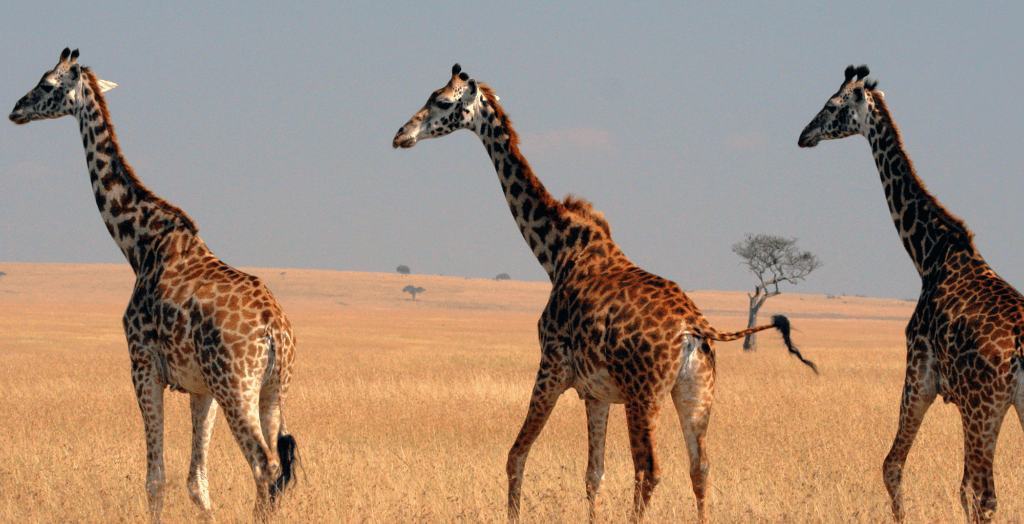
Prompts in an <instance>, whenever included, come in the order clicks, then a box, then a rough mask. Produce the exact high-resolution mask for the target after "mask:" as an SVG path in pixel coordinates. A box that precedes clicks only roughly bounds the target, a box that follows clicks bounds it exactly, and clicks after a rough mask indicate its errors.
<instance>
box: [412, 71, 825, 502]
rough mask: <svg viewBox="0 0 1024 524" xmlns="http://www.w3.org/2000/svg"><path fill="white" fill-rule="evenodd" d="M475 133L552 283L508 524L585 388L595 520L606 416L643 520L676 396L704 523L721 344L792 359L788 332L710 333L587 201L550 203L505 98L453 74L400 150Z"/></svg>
mask: <svg viewBox="0 0 1024 524" xmlns="http://www.w3.org/2000/svg"><path fill="white" fill-rule="evenodd" d="M459 129H469V130H471V131H473V132H474V133H476V135H477V136H478V137H479V138H480V140H481V141H482V142H483V145H484V148H485V149H486V150H487V153H488V154H489V155H490V157H491V162H492V163H493V164H494V169H495V171H496V172H497V175H498V181H499V182H500V184H501V188H502V190H503V191H504V193H505V198H506V201H507V202H508V206H509V210H510V211H511V212H512V218H513V219H514V220H515V222H516V225H517V226H518V227H519V230H520V232H521V233H522V235H523V238H524V239H525V240H526V243H527V244H528V245H529V246H530V249H531V250H532V251H533V254H534V256H536V257H537V261H538V262H539V263H540V265H541V266H542V267H543V268H544V270H545V271H546V272H547V274H548V277H549V278H550V279H551V283H552V289H551V296H550V298H549V299H548V304H547V307H545V309H544V312H543V313H542V315H541V318H540V322H539V324H538V332H539V336H540V345H541V362H540V369H539V370H538V372H537V380H536V383H535V385H534V388H533V394H532V396H531V399H530V408H529V412H528V413H527V416H526V421H525V422H524V424H523V427H522V429H521V430H520V432H519V436H518V437H517V438H516V441H515V444H514V445H513V446H512V449H511V450H510V451H509V454H508V462H507V464H506V472H507V474H508V483H509V484H508V516H509V520H511V521H518V519H519V511H520V505H519V501H520V495H521V487H522V481H523V469H524V467H525V465H526V457H527V454H528V453H529V451H530V446H531V445H532V444H533V442H534V440H535V439H536V438H537V436H538V435H539V434H540V431H541V429H542V428H543V427H544V424H545V422H546V421H547V419H548V416H549V415H550V414H551V411H552V409H554V407H555V402H556V401H557V400H558V397H559V396H560V395H561V394H562V393H563V392H565V391H566V390H567V389H569V388H575V389H576V392H577V393H578V394H579V396H580V397H581V398H583V399H585V400H586V405H587V427H588V431H589V435H590V436H589V450H590V451H589V460H588V463H587V474H586V485H587V498H588V500H589V502H590V516H591V519H593V518H594V515H595V513H594V512H595V508H596V497H597V493H598V489H599V487H600V485H601V479H602V477H603V476H604V444H605V432H606V429H607V422H608V408H609V405H610V404H612V403H616V404H625V407H626V421H627V424H628V426H629V438H630V448H631V451H632V455H633V464H634V467H635V481H636V484H635V490H634V506H633V510H634V512H633V514H634V517H635V518H636V519H637V520H639V519H640V518H641V517H642V516H643V512H644V510H645V508H646V507H647V504H648V502H649V501H650V497H651V494H652V493H653V491H654V487H655V486H656V485H657V484H658V481H659V479H660V475H661V471H660V468H659V465H658V460H657V456H656V455H655V445H654V438H655V434H656V429H657V422H658V414H659V411H660V409H661V405H662V402H663V401H664V400H665V399H666V398H667V397H668V396H669V395H671V397H672V400H673V402H674V403H675V406H676V410H677V411H678V414H679V420H680V423H681V425H682V428H683V434H684V438H685V439H686V444H687V449H688V450H689V452H690V479H691V482H692V483H693V491H694V494H695V495H696V498H697V511H698V515H699V516H700V518H701V520H703V519H704V500H705V490H706V488H707V474H708V468H709V463H708V459H707V455H706V453H705V437H704V436H705V432H706V430H707V423H708V417H709V416H710V414H711V404H712V398H713V395H714V384H715V353H714V347H713V345H712V341H713V340H722V341H724V340H736V339H738V338H742V337H744V336H746V335H747V334H749V333H753V332H756V331H762V330H765V329H770V328H773V327H774V328H777V329H778V330H779V331H780V332H781V333H782V335H783V338H784V340H785V342H786V346H787V348H788V349H789V351H790V352H792V353H793V354H794V355H796V356H797V357H799V358H800V359H801V360H802V361H804V362H805V363H806V364H808V365H809V366H811V367H812V368H813V367H814V365H813V364H811V363H810V362H808V361H806V360H804V359H803V357H801V356H800V354H799V352H798V351H797V350H796V348H794V347H793V345H792V343H791V342H790V340H789V322H788V321H787V320H786V318H785V317H782V316H777V317H775V318H774V319H773V322H772V324H770V325H763V326H758V327H755V328H752V329H746V330H743V331H739V332H735V333H723V332H720V331H718V330H716V329H715V328H714V327H712V326H711V325H710V324H709V323H708V321H707V319H706V318H704V315H703V314H701V312H700V310H699V309H697V306H695V305H694V304H693V302H691V301H690V299H689V298H688V297H687V296H686V294H685V293H683V291H682V290H681V289H680V288H679V286H677V285H676V284H675V283H673V282H670V281H668V280H665V279H663V278H660V277H658V276H656V275H652V274H650V273H648V272H646V271H644V270H642V269H640V268H638V267H636V266H635V265H634V264H633V263H632V262H630V261H629V259H628V258H626V256H625V255H624V254H623V253H622V251H621V250H620V249H619V247H618V246H617V245H616V244H615V242H614V241H613V240H612V237H611V230H610V227H609V225H608V221H607V220H605V218H604V215H602V214H601V213H600V212H598V211H596V210H595V209H594V208H593V206H591V204H590V203H589V202H586V201H584V200H581V199H578V198H574V197H566V198H565V199H564V200H562V201H559V200H556V199H554V198H552V197H551V195H550V194H548V192H547V190H546V189H545V188H544V185H543V184H541V182H540V180H539V179H538V178H537V177H536V176H535V175H534V174H533V170H532V169H531V168H530V165H529V164H528V163H527V162H526V159H525V158H524V157H523V155H522V153H521V152H520V151H519V139H518V137H517V136H516V132H515V130H513V129H512V123H511V121H510V120H509V118H508V115H507V114H506V113H505V110H504V109H503V108H502V107H501V106H500V105H498V97H497V96H495V94H494V91H492V90H491V88H490V87H488V86H487V85H485V84H481V83H477V82H476V80H474V79H471V78H470V77H469V75H467V74H466V73H464V72H462V69H461V67H459V65H458V64H456V65H455V67H453V68H452V76H451V80H449V82H448V84H447V85H445V86H444V87H442V88H441V89H438V90H437V91H434V92H433V93H432V94H431V95H430V98H429V99H428V100H427V104H426V105H425V106H424V107H423V108H422V109H421V110H420V111H419V112H417V113H416V114H415V115H414V116H413V117H412V119H411V120H409V122H408V123H406V124H405V125H404V126H402V128H401V129H400V130H399V131H398V133H397V134H396V135H395V138H394V141H393V142H392V145H393V146H394V147H396V148H397V147H402V148H409V147H413V146H414V145H415V144H416V143H417V142H418V141H420V140H423V139H426V138H438V137H442V136H445V135H447V134H449V133H451V132H453V131H457V130H459Z"/></svg>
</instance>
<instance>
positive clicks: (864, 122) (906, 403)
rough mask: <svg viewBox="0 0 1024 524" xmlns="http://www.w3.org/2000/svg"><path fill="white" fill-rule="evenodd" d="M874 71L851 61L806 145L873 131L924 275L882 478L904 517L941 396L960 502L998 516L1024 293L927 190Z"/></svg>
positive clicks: (901, 226) (1022, 402)
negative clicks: (999, 453) (955, 422)
mask: <svg viewBox="0 0 1024 524" xmlns="http://www.w3.org/2000/svg"><path fill="white" fill-rule="evenodd" d="M851 71H852V72H853V73H854V74H853V75H851ZM868 74H869V70H868V68H867V66H860V67H857V68H855V67H853V66H850V67H848V68H847V69H846V74H845V80H844V81H843V83H842V85H840V86H839V90H838V91H837V92H836V93H835V94H834V95H832V96H831V97H830V98H829V99H828V101H827V102H826V103H825V107H824V109H822V110H821V111H820V112H819V113H818V114H817V116H815V117H814V118H813V119H812V120H811V122H810V123H809V124H807V127H805V128H804V130H803V132H802V133H801V134H800V138H799V140H798V142H797V143H798V145H799V146H800V147H814V146H815V145H817V144H818V143H819V142H820V141H821V140H832V139H839V138H844V137H847V136H852V135H856V134H860V135H863V136H864V137H865V138H867V140H868V143H869V144H870V146H871V152H872V155H873V156H874V160H875V167H876V168H877V169H878V173H879V175H880V178H881V182H882V188H883V190H884V193H885V196H886V200H887V202H888V205H889V212H890V215H891V216H892V219H893V223H894V224H895V226H896V232H897V233H898V235H899V238H900V241H901V242H902V243H903V247H904V249H906V251H907V254H908V255H909V256H910V259H911V261H912V262H913V264H914V267H915V268H916V269H917V271H918V273H919V275H920V276H921V295H920V297H919V298H918V302H917V308H916V309H915V310H914V313H913V315H912V316H911V318H910V322H909V323H908V324H907V330H906V333H907V371H906V377H905V380H904V386H903V396H902V400H901V402H900V416H899V428H898V429H897V431H896V438H895V439H894V440H893V444H892V447H891V448H890V450H889V453H888V455H887V456H886V458H885V460H884V461H883V463H882V477H883V480H884V482H885V487H886V489H887V490H888V492H889V496H890V498H891V502H892V512H893V516H894V517H895V518H896V519H897V520H900V519H902V518H903V517H904V514H905V508H904V501H903V489H902V482H903V467H904V465H905V464H906V461H907V456H908V454H909V453H910V448H911V446H912V445H913V442H914V437H915V436H916V435H917V431H918V429H919V428H920V427H921V423H922V421H923V420H924V415H925V413H926V412H927V411H928V408H929V407H930V406H931V404H932V402H933V401H934V400H935V397H936V396H938V395H942V397H943V399H944V400H945V401H946V402H949V403H952V404H954V405H956V407H957V409H958V410H959V412H960V417H961V420H962V423H963V430H964V476H963V479H962V481H961V484H960V503H961V505H963V508H964V512H965V513H966V515H967V518H968V520H969V521H970V522H989V521H990V520H991V519H992V517H993V515H994V514H995V510H996V493H995V481H994V477H993V467H992V466H993V459H994V456H995V448H996V441H997V440H998V438H999V430H1000V427H1001V426H1002V422H1003V418H1004V417H1005V415H1006V413H1007V411H1009V409H1010V407H1013V408H1014V409H1015V410H1016V412H1017V416H1018V420H1019V421H1020V423H1021V424H1022V425H1024V360H1022V359H1024V356H1022V345H1024V296H1022V295H1021V294H1020V293H1019V292H1018V291H1017V290H1016V289H1014V288H1013V286H1011V285H1010V284H1008V283H1007V282H1006V281H1005V280H1003V279H1002V278H1000V277H999V275H997V274H996V273H995V271H993V270H992V268H991V267H989V265H988V263H987V262H985V259H984V258H982V256H981V254H980V253H979V252H978V250H977V248H976V247H975V245H974V240H973V234H972V233H971V231H970V230H969V229H968V228H967V225H966V224H964V222H963V221H962V220H961V219H959V218H957V217H956V216H954V215H953V214H952V213H950V212H949V211H947V210H946V208H945V207H943V205H942V204H941V203H940V202H939V201H938V199H936V198H935V197H934V196H932V194H931V193H929V192H928V190H927V189H926V188H925V186H924V184H923V183H922V182H921V179H920V178H918V176H917V173H916V172H915V170H914V165H913V163H912V162H911V161H910V157H909V156H907V152H906V150H905V149H904V147H903V140H902V138H901V136H900V132H899V129H898V128H897V127H896V123H895V122H894V121H893V118H892V114H891V113H890V112H889V108H888V106H887V105H886V103H885V99H884V97H883V96H882V92H881V91H878V90H877V86H878V83H877V82H876V81H874V80H871V79H869V78H867V75H868ZM854 76H856V77H857V78H856V79H854V78H853V77H854Z"/></svg>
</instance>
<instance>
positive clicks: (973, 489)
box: [960, 409, 1006, 523]
mask: <svg viewBox="0 0 1024 524" xmlns="http://www.w3.org/2000/svg"><path fill="white" fill-rule="evenodd" d="M1001 411H1002V412H1001V413H998V414H996V413H993V412H989V413H979V412H978V411H974V412H967V413H965V412H964V411H961V415H962V418H963V428H964V478H963V481H962V482H961V483H960V504H961V505H963V507H964V512H965V513H966V514H967V521H968V522H971V523H975V522H980V523H985V522H991V521H992V517H993V516H994V515H995V512H996V484H995V477H994V476H993V474H992V464H993V461H994V459H995V454H996V441H997V440H998V438H999V429H1000V426H1001V425H1002V422H1003V417H1004V416H1005V415H1006V411H1005V409H1004V410H1001Z"/></svg>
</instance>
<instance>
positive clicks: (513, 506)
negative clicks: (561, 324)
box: [505, 353, 566, 522]
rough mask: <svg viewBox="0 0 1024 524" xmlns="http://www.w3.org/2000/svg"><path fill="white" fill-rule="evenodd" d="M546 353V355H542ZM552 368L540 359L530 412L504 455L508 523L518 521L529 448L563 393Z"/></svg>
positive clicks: (562, 386)
mask: <svg viewBox="0 0 1024 524" xmlns="http://www.w3.org/2000/svg"><path fill="white" fill-rule="evenodd" d="M545 354H547V353H545ZM556 367H557V366H555V365H554V363H553V362H552V361H551V359H549V358H546V357H542V358H541V365H540V370H539V371H538V372H537V382H536V383H535V384H534V386H533V394H532V396H531V397H530V409H529V411H527V413H526V420H525V421H524V422H523V427H522V429H520V430H519V436H518V437H516V441H515V443H514V444H512V449H510V450H509V452H508V462H507V463H506V464H505V473H506V474H508V520H509V522H519V509H520V508H519V501H520V499H521V496H522V487H523V470H524V469H525V468H526V456H527V455H528V454H529V453H530V446H532V445H533V442H534V441H535V440H537V436H538V435H540V432H541V430H542V429H544V424H545V423H547V421H548V417H549V416H550V415H551V411H552V410H553V409H555V403H556V402H558V397H559V396H561V394H562V393H563V392H565V390H566V387H565V386H564V385H563V381H560V380H557V379H556V378H555V377H556V376H558V375H559V374H558V373H556V370H557V369H556Z"/></svg>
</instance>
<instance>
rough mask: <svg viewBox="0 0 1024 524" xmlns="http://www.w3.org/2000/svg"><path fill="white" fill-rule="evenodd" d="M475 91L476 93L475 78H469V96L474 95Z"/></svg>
mask: <svg viewBox="0 0 1024 524" xmlns="http://www.w3.org/2000/svg"><path fill="white" fill-rule="evenodd" d="M463 74H465V73H463ZM463 80H465V79H463ZM476 91H477V85H476V79H475V78H470V79H469V94H471V95H476Z"/></svg>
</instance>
